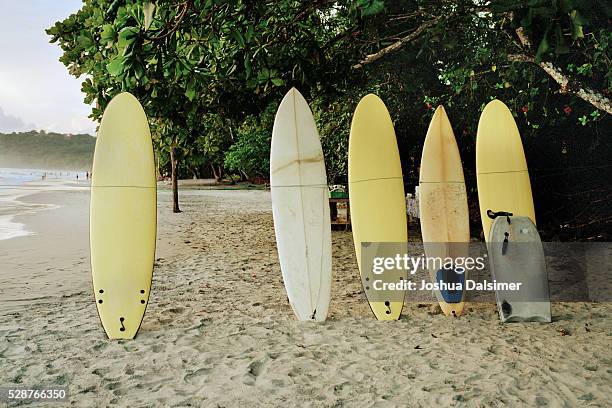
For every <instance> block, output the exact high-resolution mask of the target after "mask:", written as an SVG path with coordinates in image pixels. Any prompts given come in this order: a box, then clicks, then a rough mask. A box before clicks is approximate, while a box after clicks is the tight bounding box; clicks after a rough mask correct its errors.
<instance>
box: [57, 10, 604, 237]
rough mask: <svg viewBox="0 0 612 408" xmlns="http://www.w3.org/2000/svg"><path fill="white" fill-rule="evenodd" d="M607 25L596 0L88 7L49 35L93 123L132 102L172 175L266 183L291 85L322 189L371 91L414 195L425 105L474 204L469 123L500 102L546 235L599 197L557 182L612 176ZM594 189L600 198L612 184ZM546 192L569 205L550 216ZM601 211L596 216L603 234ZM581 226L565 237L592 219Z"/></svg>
mask: <svg viewBox="0 0 612 408" xmlns="http://www.w3.org/2000/svg"><path fill="white" fill-rule="evenodd" d="M610 17H611V15H610V7H609V5H608V4H607V3H606V2H604V1H600V0H593V1H589V2H586V1H578V0H525V1H506V0H499V1H494V2H490V1H485V0H437V1H433V0H398V1H383V0H357V1H332V0H317V1H305V0H301V1H295V0H278V1H258V2H253V1H247V0H237V1H229V0H206V1H204V0H180V1H179V0H170V1H164V2H156V3H152V2H144V3H143V2H138V1H135V0H115V1H113V2H112V4H111V5H110V7H109V5H108V3H107V2H105V1H102V0H85V1H84V5H83V7H82V8H81V10H79V11H78V12H77V13H76V14H74V15H72V16H69V17H68V18H67V19H65V20H64V21H60V22H58V23H56V24H55V25H54V26H53V27H52V28H50V29H49V30H48V33H49V34H50V35H51V41H52V42H56V43H58V44H59V45H60V47H61V48H62V49H63V51H64V54H63V55H62V57H61V60H62V62H63V63H64V64H66V66H67V68H68V69H69V71H70V72H71V73H72V74H73V75H76V76H80V75H86V76H85V79H84V82H83V92H84V93H85V95H86V99H85V101H86V102H87V103H93V104H94V108H93V110H92V117H93V118H94V119H99V118H100V115H101V113H102V111H103V109H104V107H105V106H106V104H107V103H108V101H109V100H110V98H111V97H112V96H114V95H115V94H117V93H118V92H120V91H121V90H127V91H130V92H132V93H133V94H135V95H136V96H137V97H138V98H139V100H140V101H141V102H142V103H143V105H144V107H145V110H146V112H147V114H148V115H149V118H150V119H151V122H152V128H153V131H154V137H155V141H156V142H155V143H156V150H157V152H158V157H159V162H160V164H162V165H163V164H164V163H168V162H169V161H168V160H167V156H169V155H170V154H172V155H173V156H174V157H175V159H177V162H176V166H175V167H176V169H175V170H176V171H174V174H175V175H176V174H178V173H179V172H180V173H181V174H182V175H184V176H193V175H195V176H201V175H203V174H204V172H205V171H206V169H207V168H212V169H215V170H214V173H215V174H216V175H217V176H220V175H221V173H222V170H223V169H222V167H224V168H225V170H228V171H230V172H234V173H237V174H240V175H242V176H245V177H260V176H261V175H267V161H268V159H269V156H268V155H269V139H270V134H271V126H272V125H271V124H272V121H271V119H270V117H271V116H272V115H271V114H270V113H269V112H268V110H270V109H271V108H270V106H276V104H278V102H279V101H280V100H281V98H282V96H283V95H284V94H285V93H286V92H287V90H288V89H289V88H290V87H291V86H296V87H297V88H299V89H300V91H301V92H302V94H304V95H305V97H306V99H307V100H308V101H309V102H310V103H311V106H312V109H313V112H314V114H315V118H316V120H317V124H318V126H319V130H320V134H321V138H322V143H323V147H324V153H325V159H326V165H327V169H328V173H329V181H330V183H337V182H345V181H346V153H347V145H348V132H349V128H350V120H351V116H352V112H353V110H354V108H355V106H356V104H357V103H358V101H359V99H360V98H361V97H362V96H363V95H365V94H366V93H368V92H374V93H377V94H378V95H379V96H381V98H382V99H383V100H384V101H385V102H386V103H387V105H388V107H389V110H390V113H391V116H392V118H393V120H394V123H395V127H396V133H397V136H398V141H399V145H400V150H401V156H402V165H403V168H404V175H405V180H406V184H407V189H408V190H412V188H413V186H414V185H415V184H416V183H417V182H418V165H419V162H420V152H421V147H422V142H423V137H424V134H425V132H426V129H427V125H428V123H429V120H430V118H431V114H432V112H433V109H434V108H435V107H436V105H438V104H443V105H445V107H446V108H447V111H448V112H449V116H450V118H451V120H452V123H453V125H454V129H455V133H456V136H457V139H458V143H459V146H460V149H461V154H462V158H463V160H464V167H465V170H466V171H465V173H466V177H467V180H468V187H469V189H470V194H471V195H470V198H471V200H470V202H471V203H473V204H476V198H477V197H476V190H475V177H474V167H475V166H474V144H475V135H476V127H477V124H478V117H479V115H480V111H481V109H482V107H483V106H484V105H485V104H486V103H487V102H488V101H490V100H491V99H493V98H499V99H501V100H503V101H504V102H505V103H506V104H507V105H508V106H509V107H510V109H511V110H512V111H513V113H514V114H515V115H516V119H517V123H518V125H519V128H520V130H521V133H522V135H523V136H524V145H525V147H526V153H527V156H528V162H529V163H530V168H531V169H532V181H533V183H534V191H535V192H536V203H537V204H538V206H539V208H538V209H537V210H538V214H543V216H541V217H540V222H539V224H540V225H543V224H545V225H547V226H550V227H551V228H556V229H559V226H560V225H566V224H567V225H569V224H568V220H570V219H572V218H574V219H576V217H574V215H575V212H576V210H577V208H580V206H581V204H580V203H589V202H594V197H595V196H594V195H591V196H589V195H588V194H583V193H582V192H580V191H575V190H572V187H571V185H568V183H567V180H576V181H578V180H580V178H584V177H585V174H579V173H571V174H569V173H568V174H565V175H564V176H563V177H564V178H554V177H553V176H552V175H551V174H554V172H555V171H556V172H557V173H558V172H559V169H560V168H562V167H561V166H566V168H574V167H576V165H577V163H583V162H587V163H590V164H591V165H592V166H604V165H605V164H609V157H610V146H611V145H610V143H611V142H610V138H609V137H605V136H604V134H603V133H605V131H606V129H609V125H610V117H611V115H610V112H612V107H611V104H610V99H609V97H610V92H611V91H610V89H611V83H612V82H611V80H612V73H611V72H612V68H611V51H610V44H611V42H612V37H611V35H612V34H610V30H609V24H608V22H609V19H610ZM179 160H180V163H179V162H178V161H179ZM166 171H168V170H167V169H166V170H163V169H162V172H166ZM599 173H601V172H599ZM599 173H597V174H599ZM595 187H596V188H595ZM606 188H607V190H606ZM602 189H603V190H602ZM592 190H593V191H597V193H594V194H602V193H604V194H605V193H606V192H607V193H608V194H609V193H610V187H609V183H608V186H607V187H606V186H605V185H603V186H602V183H599V184H597V186H594V188H593V189H592ZM554 191H563V192H564V193H563V194H564V195H563V196H556V198H555V199H556V200H560V201H563V202H564V203H566V204H567V205H566V206H565V207H562V208H560V209H559V206H558V205H557V206H555V205H553V203H552V198H551V197H553V195H554V194H553V192H554ZM570 197H572V198H570ZM576 197H578V198H576ZM577 203H578V204H577ZM555 208H557V210H556V211H555ZM598 211H599V210H597V209H596V208H590V209H589V212H590V213H591V214H592V213H597V214H598V215H596V217H595V218H594V219H596V220H597V222H599V223H602V222H604V223H608V224H607V225H610V223H612V220H610V219H609V218H606V217H605V211H604V212H601V211H600V212H599V213H598ZM472 218H473V220H474V222H475V224H476V223H477V220H478V217H477V214H476V213H475V214H474V216H473V217H472ZM542 220H543V221H542ZM581 220H582V221H580V222H573V224H572V225H570V226H569V227H568V228H569V229H572V228H573V231H577V230H578V229H579V228H582V227H580V225H587V224H588V222H590V221H587V214H586V213H585V214H584V217H583V218H582V219H581ZM476 225H477V224H476ZM478 229H479V228H475V230H478Z"/></svg>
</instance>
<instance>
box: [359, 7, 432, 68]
mask: <svg viewBox="0 0 612 408" xmlns="http://www.w3.org/2000/svg"><path fill="white" fill-rule="evenodd" d="M438 21H440V17H436V18H434V19H432V20H429V21H426V22H425V23H423V24H421V25H420V26H418V27H417V28H416V30H414V31H413V32H411V33H410V34H408V35H407V36H405V37H403V38H400V39H399V40H398V41H397V42H395V43H393V44H391V45H389V46H388V47H385V48H383V49H381V50H379V51H377V52H376V53H374V54H370V55H367V56H366V57H365V58H364V59H362V60H361V61H359V63H358V64H355V65H353V69H360V68H363V66H364V65H367V64H371V63H372V62H374V61H378V60H379V59H381V58H382V57H384V56H385V55H387V54H391V53H393V52H396V51H398V50H399V49H401V48H402V47H403V46H404V45H406V44H408V43H410V42H412V41H414V40H415V39H417V38H418V37H419V36H420V35H421V34H423V32H424V31H425V30H427V29H428V28H430V27H432V26H434V25H436V24H437V23H438Z"/></svg>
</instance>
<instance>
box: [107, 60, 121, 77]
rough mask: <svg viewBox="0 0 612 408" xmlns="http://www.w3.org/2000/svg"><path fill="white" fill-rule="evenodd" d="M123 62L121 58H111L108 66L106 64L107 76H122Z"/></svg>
mask: <svg viewBox="0 0 612 408" xmlns="http://www.w3.org/2000/svg"><path fill="white" fill-rule="evenodd" d="M124 62H125V60H124V59H123V57H122V56H116V57H115V58H113V59H112V60H110V62H109V63H108V64H106V70H107V71H108V73H109V74H111V76H114V77H116V76H119V75H121V74H123V68H124V67H123V63H124Z"/></svg>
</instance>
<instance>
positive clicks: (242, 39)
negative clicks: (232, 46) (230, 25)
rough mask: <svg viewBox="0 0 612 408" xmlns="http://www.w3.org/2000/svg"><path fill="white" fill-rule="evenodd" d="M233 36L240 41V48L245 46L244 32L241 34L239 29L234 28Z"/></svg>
mask: <svg viewBox="0 0 612 408" xmlns="http://www.w3.org/2000/svg"><path fill="white" fill-rule="evenodd" d="M232 37H234V39H235V40H236V42H238V45H239V46H240V48H244V37H243V36H242V34H240V32H239V31H237V30H232Z"/></svg>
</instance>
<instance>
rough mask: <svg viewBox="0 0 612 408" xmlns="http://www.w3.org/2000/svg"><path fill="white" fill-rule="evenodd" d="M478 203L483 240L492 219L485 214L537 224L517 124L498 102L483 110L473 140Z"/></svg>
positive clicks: (502, 104)
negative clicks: (521, 218) (506, 215)
mask: <svg viewBox="0 0 612 408" xmlns="http://www.w3.org/2000/svg"><path fill="white" fill-rule="evenodd" d="M476 178H477V183H478V202H479V205H480V218H481V220H482V227H483V230H484V237H485V240H487V241H488V239H489V231H490V230H491V225H492V224H493V219H491V218H489V217H488V216H487V211H488V210H492V211H494V212H500V211H506V212H511V213H513V214H514V215H516V216H525V217H529V218H530V219H531V221H533V223H534V224H535V223H536V219H535V210H534V207H533V197H532V194H531V183H530V181H529V172H528V171H527V161H526V160H525V153H524V151H523V144H522V142H521V136H520V134H519V131H518V128H517V127H516V122H515V121H514V118H513V117H512V113H511V112H510V110H509V109H508V107H507V106H506V105H505V104H504V103H503V102H501V101H499V100H493V101H491V102H489V103H488V104H487V106H485V108H484V110H483V111H482V114H481V115H480V121H479V122H478V134H477V137H476Z"/></svg>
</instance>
